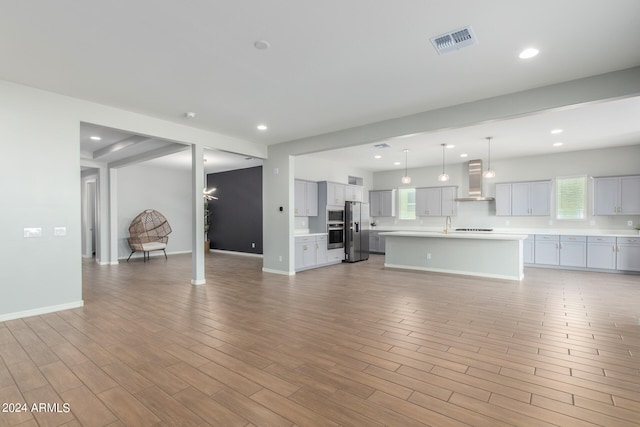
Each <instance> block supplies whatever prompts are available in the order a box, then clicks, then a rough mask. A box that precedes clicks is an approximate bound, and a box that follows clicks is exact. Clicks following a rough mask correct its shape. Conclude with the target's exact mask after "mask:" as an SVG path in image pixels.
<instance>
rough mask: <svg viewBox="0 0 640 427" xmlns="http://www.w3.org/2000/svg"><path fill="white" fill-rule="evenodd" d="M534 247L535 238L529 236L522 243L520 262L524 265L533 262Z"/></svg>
mask: <svg viewBox="0 0 640 427" xmlns="http://www.w3.org/2000/svg"><path fill="white" fill-rule="evenodd" d="M534 247H535V236H533V235H529V237H527V238H526V239H524V240H523V241H522V261H523V262H524V263H525V264H533V263H534V262H535V256H534V253H535V252H534Z"/></svg>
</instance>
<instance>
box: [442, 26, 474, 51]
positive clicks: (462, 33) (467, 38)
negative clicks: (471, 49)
mask: <svg viewBox="0 0 640 427" xmlns="http://www.w3.org/2000/svg"><path fill="white" fill-rule="evenodd" d="M431 43H432V44H433V47H435V48H436V51H438V54H440V55H442V54H445V53H449V52H453V51H455V50H458V49H462V48H463V47H467V46H471V45H474V44H477V43H478V39H477V38H476V35H475V34H474V33H473V30H472V29H471V26H470V25H468V26H466V27H464V28H461V29H459V30H455V31H450V32H448V33H446V34H442V35H439V36H437V37H434V38H432V39H431Z"/></svg>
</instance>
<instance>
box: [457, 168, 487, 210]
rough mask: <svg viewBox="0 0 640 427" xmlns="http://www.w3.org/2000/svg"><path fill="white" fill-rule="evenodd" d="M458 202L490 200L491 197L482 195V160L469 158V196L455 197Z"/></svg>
mask: <svg viewBox="0 0 640 427" xmlns="http://www.w3.org/2000/svg"><path fill="white" fill-rule="evenodd" d="M456 200H457V201H459V202H490V201H492V200H495V199H494V198H493V197H484V196H483V195H482V160H480V159H478V160H469V196H468V197H460V198H457V199H456Z"/></svg>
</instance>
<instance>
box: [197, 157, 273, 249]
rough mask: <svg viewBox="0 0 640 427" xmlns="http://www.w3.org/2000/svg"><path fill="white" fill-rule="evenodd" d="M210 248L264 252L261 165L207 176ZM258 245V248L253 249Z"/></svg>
mask: <svg viewBox="0 0 640 427" xmlns="http://www.w3.org/2000/svg"><path fill="white" fill-rule="evenodd" d="M211 187H215V188H216V191H215V193H214V194H215V196H216V197H218V200H212V201H210V202H209V213H210V218H209V223H210V227H209V240H210V241H211V249H220V250H226V251H235V252H246V253H254V254H261V253H262V166H258V167H254V168H246V169H237V170H232V171H226V172H219V173H212V174H209V175H207V188H211ZM254 246H255V247H254Z"/></svg>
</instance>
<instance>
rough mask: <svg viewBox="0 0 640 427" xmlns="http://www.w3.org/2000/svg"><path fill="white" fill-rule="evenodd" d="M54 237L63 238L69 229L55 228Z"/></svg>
mask: <svg viewBox="0 0 640 427" xmlns="http://www.w3.org/2000/svg"><path fill="white" fill-rule="evenodd" d="M53 235H54V236H57V237H62V236H66V235H67V227H53Z"/></svg>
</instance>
